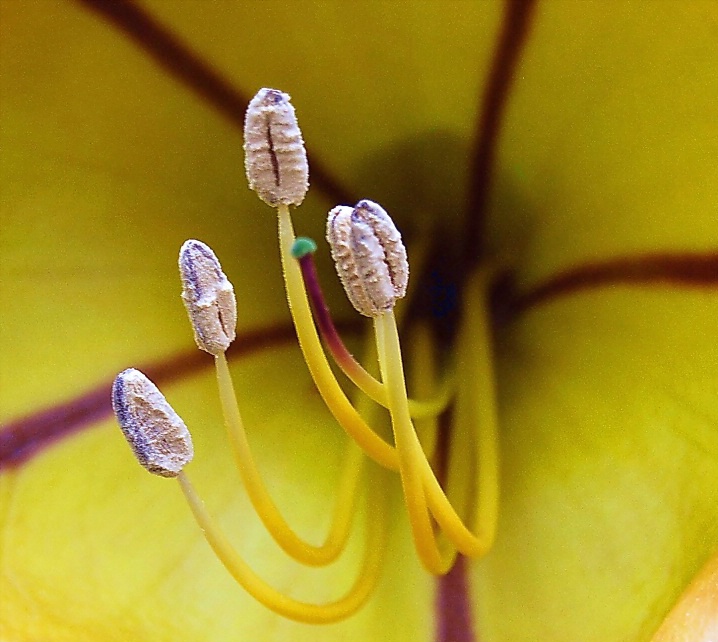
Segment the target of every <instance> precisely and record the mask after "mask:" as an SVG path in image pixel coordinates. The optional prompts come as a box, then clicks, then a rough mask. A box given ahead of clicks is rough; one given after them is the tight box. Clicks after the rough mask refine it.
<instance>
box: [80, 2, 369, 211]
mask: <svg viewBox="0 0 718 642" xmlns="http://www.w3.org/2000/svg"><path fill="white" fill-rule="evenodd" d="M76 1H77V2H79V3H80V4H81V5H83V6H85V7H87V8H88V9H90V10H92V11H94V12H95V13H97V14H98V15H100V16H101V17H102V18H104V20H106V21H107V22H108V23H109V24H111V25H112V26H114V27H115V28H117V29H118V31H119V32H120V33H122V34H123V35H124V36H125V37H127V38H128V39H129V40H131V41H132V42H133V43H135V44H136V45H137V46H138V47H139V48H140V49H142V51H144V52H145V53H146V54H147V55H148V56H149V57H150V58H151V59H152V60H154V61H155V62H156V63H157V64H158V65H159V66H160V67H161V68H162V69H163V70H164V71H166V72H167V73H168V74H169V75H170V76H172V77H173V78H174V79H175V80H177V81H179V82H180V83H181V84H182V85H184V86H185V87H187V88H188V89H190V90H191V91H193V92H194V93H195V94H197V95H198V96H199V97H200V98H201V99H202V100H203V101H205V102H206V103H207V104H208V105H211V106H212V107H214V108H215V109H216V110H217V111H218V112H219V113H221V114H222V115H223V116H225V117H226V118H227V119H229V121H230V122H232V123H233V124H235V125H236V126H237V127H238V128H239V129H240V130H242V129H243V128H244V112H245V110H246V109H247V104H248V103H249V98H248V97H247V96H245V95H244V94H243V93H242V92H241V91H239V90H238V89H237V88H235V87H234V86H233V84H232V83H231V82H230V81H229V80H228V79H227V78H225V77H223V76H222V75H221V74H220V73H219V72H218V71H217V70H216V69H215V68H213V67H212V65H210V64H209V63H208V62H207V61H206V60H203V59H202V58H201V56H200V55H199V54H198V53H196V52H195V51H193V50H192V48H191V47H190V46H189V44H188V43H186V42H184V41H183V40H182V39H181V38H180V37H179V36H177V35H176V34H174V33H173V32H172V31H171V30H170V29H169V28H168V27H167V26H166V25H163V24H162V23H161V22H160V21H158V20H157V19H156V18H155V17H154V16H152V15H151V14H150V13H148V12H147V11H146V10H145V9H143V8H142V7H141V6H139V5H138V4H136V3H135V2H133V1H132V0H76ZM108 45H109V43H108ZM257 89H259V87H257ZM308 156H309V165H310V167H311V172H312V186H313V187H315V188H316V189H318V190H320V191H321V192H323V193H324V195H325V196H326V197H327V198H328V199H329V200H330V201H332V202H335V203H353V202H355V201H356V200H357V199H356V198H354V197H353V195H352V194H351V193H350V191H349V190H348V189H346V188H345V187H344V186H343V185H342V184H341V183H340V182H339V180H338V179H337V178H336V177H335V176H334V175H332V173H331V172H330V171H329V170H328V169H327V168H326V167H325V166H324V164H323V163H322V162H321V161H320V160H319V159H318V158H317V157H316V155H315V154H313V153H311V152H310V153H308Z"/></svg>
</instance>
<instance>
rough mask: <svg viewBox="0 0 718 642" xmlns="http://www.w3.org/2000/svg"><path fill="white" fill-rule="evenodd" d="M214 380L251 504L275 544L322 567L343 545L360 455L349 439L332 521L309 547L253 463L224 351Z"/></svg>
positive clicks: (218, 358)
mask: <svg viewBox="0 0 718 642" xmlns="http://www.w3.org/2000/svg"><path fill="white" fill-rule="evenodd" d="M215 365H216V369H217V383H218V386H219V396H220V400H221V403H222V411H223V413H224V420H225V424H226V426H227V432H228V433H229V439H230V443H231V444H232V450H233V451H234V456H235V459H236V462H237V467H238V468H239V473H240V475H241V477H242V482H243V483H244V486H245V488H246V490H247V494H248V496H249V499H250V501H251V502H252V506H254V509H255V510H256V511H257V514H258V515H259V517H260V519H261V520H262V523H263V524H264V525H265V527H266V528H267V530H268V531H269V533H270V534H271V535H272V537H273V538H274V540H275V541H276V542H277V544H278V545H279V546H280V547H281V548H282V550H284V552H286V553H287V554H288V555H290V556H292V557H293V558H294V559H296V560H297V561H298V562H301V563H302V564H307V565H309V566H324V565H326V564H329V563H331V562H332V561H334V560H335V559H336V558H337V557H338V556H339V554H340V553H341V552H342V550H343V549H344V547H345V546H346V541H347V539H348V537H349V531H350V529H351V524H352V518H353V516H354V513H355V506H356V496H357V489H358V487H359V484H360V482H361V477H362V464H363V459H364V456H363V454H362V452H361V451H360V450H359V448H358V447H357V446H356V445H355V444H354V442H352V441H350V442H349V445H348V451H347V455H346V463H345V466H344V469H343V476H342V481H341V483H340V485H339V492H338V495H337V499H336V502H335V508H334V515H333V519H332V524H331V527H330V529H329V532H328V534H327V537H326V540H325V541H324V543H323V544H322V545H321V546H313V545H311V544H308V543H307V542H306V541H304V540H303V539H301V538H300V537H299V536H298V535H297V534H296V532H295V531H294V530H293V529H292V528H291V527H290V526H289V524H288V523H287V522H286V520H285V519H284V517H282V514H281V513H280V511H279V509H278V508H277V505H276V504H275V503H274V501H273V500H272V497H271V496H270V494H269V492H268V491H267V488H266V486H265V485H264V483H263V481H262V477H261V475H260V474H259V470H258V469H257V466H256V464H255V462H254V457H253V456H252V451H251V449H250V447H249V442H248V440H247V433H246V431H245V429H244V424H243V422H242V417H241V415H240V412H239V406H238V404H237V398H236V396H235V393H234V386H233V385H232V377H231V374H230V372H229V367H228V365H227V359H226V358H225V356H224V354H223V353H222V354H219V355H217V356H216V357H215Z"/></svg>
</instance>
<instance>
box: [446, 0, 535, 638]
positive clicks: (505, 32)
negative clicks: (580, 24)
mask: <svg viewBox="0 0 718 642" xmlns="http://www.w3.org/2000/svg"><path fill="white" fill-rule="evenodd" d="M535 5H536V0H507V2H506V9H505V13H504V18H503V24H502V29H501V33H500V35H499V38H498V41H497V43H496V47H495V49H494V56H493V60H492V62H491V66H490V71H489V77H488V79H487V82H486V84H485V86H484V92H483V95H482V97H481V108H480V110H479V118H478V122H477V125H476V134H475V136H474V145H473V154H472V159H471V166H470V174H469V176H470V181H469V190H468V194H467V203H466V217H465V223H464V230H463V239H464V240H463V248H462V250H461V256H460V261H461V263H460V265H461V266H462V267H461V273H462V275H464V276H465V275H466V274H468V273H469V271H470V269H471V268H472V267H473V266H475V265H476V264H477V263H478V262H479V261H480V260H481V258H482V256H483V253H484V249H485V248H484V228H485V221H486V215H487V208H488V197H489V190H490V189H491V185H492V180H493V174H494V169H495V165H496V152H497V149H498V141H499V134H500V132H501V124H502V122H503V119H504V116H505V113H506V107H507V105H508V99H509V95H510V92H511V88H512V86H513V81H514V78H515V75H516V70H517V69H518V66H519V63H520V61H521V55H522V53H523V52H524V50H525V45H526V42H527V38H528V34H529V27H530V24H531V17H532V15H533V9H534V7H535ZM450 430H451V428H450V426H448V428H447V430H446V432H447V433H448V432H450ZM445 438H446V439H450V436H449V435H448V434H447V435H445ZM435 609H436V622H437V630H436V640H437V642H476V640H477V636H476V632H475V630H474V626H473V622H472V620H471V611H472V609H471V599H470V596H469V585H468V581H467V578H466V562H465V560H464V558H462V557H461V556H459V557H458V558H457V561H456V564H455V565H454V568H452V569H451V571H450V572H449V573H448V574H446V575H445V576H443V577H441V578H439V580H438V585H437V593H436V606H435Z"/></svg>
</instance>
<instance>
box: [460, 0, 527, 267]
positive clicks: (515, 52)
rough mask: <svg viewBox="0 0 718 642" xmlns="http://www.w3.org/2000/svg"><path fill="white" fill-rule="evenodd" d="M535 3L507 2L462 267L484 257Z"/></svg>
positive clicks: (486, 96) (473, 170) (487, 89)
mask: <svg viewBox="0 0 718 642" xmlns="http://www.w3.org/2000/svg"><path fill="white" fill-rule="evenodd" d="M535 5H536V0H508V1H507V3H506V12H505V15H504V20H503V26H502V30H501V34H500V36H499V40H498V42H497V44H496V48H495V50H494V57H493V60H492V63H491V67H490V71H489V77H488V79H487V82H486V84H485V86H484V92H483V96H482V98H481V109H480V111H479V118H478V121H477V124H476V133H475V135H474V145H473V153H472V159H471V166H470V168H469V177H470V178H469V181H470V182H469V190H468V194H467V203H466V223H465V225H464V237H463V238H464V248H463V252H462V264H463V265H464V266H472V265H475V264H476V263H477V262H478V261H479V260H480V259H481V257H482V256H483V252H484V250H485V248H484V228H485V222H486V216H487V208H488V203H489V190H490V189H491V185H492V180H493V174H494V170H495V166H496V152H497V149H498V141H499V134H500V133H501V125H502V122H503V119H504V116H505V114H506V107H507V104H508V99H509V96H510V93H511V88H512V86H513V81H514V78H515V76H516V70H517V69H518V67H519V64H520V62H521V55H522V53H523V52H524V50H525V46H526V42H527V39H528V35H529V27H530V26H531V17H532V15H533V10H534V7H535Z"/></svg>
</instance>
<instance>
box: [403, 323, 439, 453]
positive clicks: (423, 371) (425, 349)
mask: <svg viewBox="0 0 718 642" xmlns="http://www.w3.org/2000/svg"><path fill="white" fill-rule="evenodd" d="M395 314H396V313H395ZM397 321H399V319H398V317H397ZM408 330H409V344H410V346H411V363H410V366H411V367H410V370H409V388H410V389H411V390H413V391H414V392H415V393H416V394H417V395H418V396H419V397H428V396H429V395H431V394H432V393H433V392H434V391H435V390H436V380H437V372H436V354H435V351H434V343H433V341H432V338H431V330H430V329H429V326H428V324H427V323H426V322H423V321H419V322H418V323H416V324H415V325H412V326H411V327H410V328H409V329H408ZM442 410H444V409H443V408H442ZM440 412H441V411H439V412H437V413H435V414H434V413H432V414H429V415H427V416H425V417H424V416H417V415H415V414H412V417H413V418H414V424H415V426H416V431H417V433H418V435H419V440H420V441H421V447H422V449H423V450H424V452H425V453H426V458H427V459H428V460H429V461H431V460H432V459H433V457H434V454H435V453H436V445H437V441H438V434H439V421H438V415H439V414H440Z"/></svg>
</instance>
